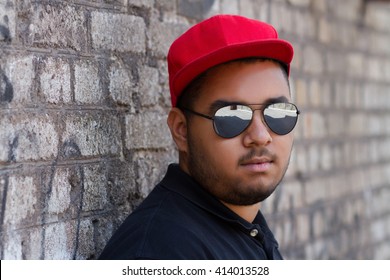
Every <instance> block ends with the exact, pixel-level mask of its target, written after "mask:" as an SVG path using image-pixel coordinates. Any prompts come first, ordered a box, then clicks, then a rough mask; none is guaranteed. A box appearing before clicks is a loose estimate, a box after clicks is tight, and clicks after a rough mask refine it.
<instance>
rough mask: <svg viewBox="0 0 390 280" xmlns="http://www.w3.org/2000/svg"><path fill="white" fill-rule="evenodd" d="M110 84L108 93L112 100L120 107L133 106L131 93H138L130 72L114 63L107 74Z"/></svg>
mask: <svg viewBox="0 0 390 280" xmlns="http://www.w3.org/2000/svg"><path fill="white" fill-rule="evenodd" d="M108 76H109V79H110V84H109V91H110V96H111V97H112V99H113V100H114V101H115V102H116V103H117V104H121V105H129V106H131V105H133V99H132V97H133V92H137V91H138V87H137V85H136V84H135V83H134V82H133V77H132V74H131V71H130V70H128V69H126V68H125V67H123V66H122V65H120V64H119V63H114V64H113V65H111V67H110V72H109V73H108Z"/></svg>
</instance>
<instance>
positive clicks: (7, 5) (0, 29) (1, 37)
mask: <svg viewBox="0 0 390 280" xmlns="http://www.w3.org/2000/svg"><path fill="white" fill-rule="evenodd" d="M15 27H16V24H15V6H14V3H13V2H12V1H6V0H0V42H11V41H12V40H13V39H14V38H15V34H16V33H15V32H16V31H15Z"/></svg>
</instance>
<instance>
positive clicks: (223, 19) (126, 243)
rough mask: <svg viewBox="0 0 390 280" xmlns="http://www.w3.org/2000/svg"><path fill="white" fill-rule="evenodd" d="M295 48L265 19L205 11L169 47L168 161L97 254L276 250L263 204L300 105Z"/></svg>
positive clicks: (269, 254)
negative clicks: (172, 157) (293, 74)
mask: <svg viewBox="0 0 390 280" xmlns="http://www.w3.org/2000/svg"><path fill="white" fill-rule="evenodd" d="M292 57H293V48H292V46H291V45H290V43H288V42H286V41H283V40H280V39H278V37H277V32H276V31H275V29H274V28H273V27H272V26H270V25H268V24H266V23H263V22H259V21H256V20H252V19H248V18H244V17H241V16H233V15H218V16H214V17H212V18H210V19H208V20H205V21H203V22H201V23H199V24H197V25H195V26H193V27H192V28H190V29H189V30H188V31H187V32H186V33H184V34H183V35H182V36H180V37H179V38H178V39H177V40H176V41H175V42H174V43H173V44H172V46H171V48H170V51H169V54H168V68H169V80H170V91H171V98H172V109H171V111H170V113H169V116H168V126H169V128H170V131H171V134H172V137H173V140H174V141H175V143H176V145H177V148H178V150H179V164H178V165H177V164H172V165H170V166H169V167H168V171H167V174H166V175H165V177H164V179H163V180H162V181H161V182H160V183H159V184H158V185H157V186H156V187H155V188H154V189H153V191H152V192H151V193H150V195H149V196H148V197H147V198H146V199H145V201H144V202H143V203H142V204H141V205H140V206H139V207H138V209H136V210H135V211H134V212H133V213H132V214H131V215H130V216H129V217H128V218H127V219H126V220H125V221H124V223H123V224H122V226H121V227H120V228H119V229H118V230H117V232H116V233H115V234H114V236H113V237H112V238H111V240H110V241H109V243H108V244H107V246H106V248H105V249H104V251H103V253H102V254H101V256H100V258H102V259H281V258H282V256H281V254H280V252H279V250H278V243H277V242H276V240H275V238H274V236H273V234H272V233H271V231H270V230H269V228H268V226H267V224H266V221H265V220H264V217H263V216H262V214H261V212H260V210H259V209H260V203H261V202H262V201H263V200H264V199H266V198H267V197H268V196H269V195H271V194H272V192H273V191H274V190H275V188H276V186H277V185H278V184H279V182H280V181H281V180H282V178H283V176H284V174H285V172H286V169H287V166H288V163H289V158H290V153H291V149H292V144H293V134H292V133H291V132H292V130H293V128H294V127H295V124H296V122H297V119H298V114H299V111H298V109H297V108H296V106H295V105H294V104H292V103H290V98H291V97H290V89H289V82H288V75H289V67H290V62H291V60H292Z"/></svg>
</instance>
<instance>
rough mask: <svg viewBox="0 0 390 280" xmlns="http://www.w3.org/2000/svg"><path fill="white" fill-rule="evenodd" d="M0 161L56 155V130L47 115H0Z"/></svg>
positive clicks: (43, 157) (50, 157)
mask: <svg viewBox="0 0 390 280" xmlns="http://www.w3.org/2000/svg"><path fill="white" fill-rule="evenodd" d="M0 131H1V135H0V162H2V161H3V162H5V161H11V162H13V161H16V162H19V161H28V160H49V159H53V158H55V157H56V155H57V148H58V141H59V139H58V134H57V131H56V124H55V120H54V119H52V118H51V117H50V116H49V115H37V114H15V115H3V116H1V115H0Z"/></svg>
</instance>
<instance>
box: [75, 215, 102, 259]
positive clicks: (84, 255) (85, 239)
mask: <svg viewBox="0 0 390 280" xmlns="http://www.w3.org/2000/svg"><path fill="white" fill-rule="evenodd" d="M94 230H95V229H94V224H93V222H92V221H91V220H89V219H85V220H82V221H81V222H80V231H79V241H80V242H79V246H78V248H77V253H76V259H79V260H80V259H81V260H85V259H87V260H88V259H94V258H97V257H98V256H96V255H95V243H94Z"/></svg>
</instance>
